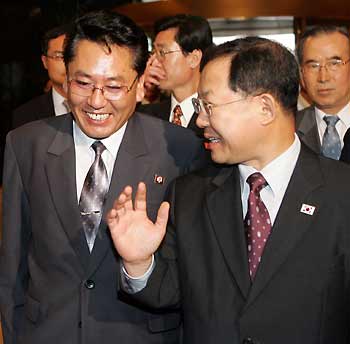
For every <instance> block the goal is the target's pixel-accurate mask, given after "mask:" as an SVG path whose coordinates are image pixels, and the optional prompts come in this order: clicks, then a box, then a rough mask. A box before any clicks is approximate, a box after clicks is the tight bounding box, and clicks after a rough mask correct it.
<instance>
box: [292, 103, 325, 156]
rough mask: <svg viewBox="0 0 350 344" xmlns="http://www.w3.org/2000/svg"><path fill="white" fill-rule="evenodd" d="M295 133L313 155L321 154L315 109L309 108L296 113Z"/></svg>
mask: <svg viewBox="0 0 350 344" xmlns="http://www.w3.org/2000/svg"><path fill="white" fill-rule="evenodd" d="M295 123H296V132H297V134H298V136H299V138H300V140H301V141H302V142H303V143H305V144H306V145H307V146H308V147H309V148H310V149H312V150H313V151H314V152H315V153H317V154H320V153H321V142H320V135H319V134H318V128H317V122H316V114H315V108H314V107H313V106H309V107H307V108H305V109H303V110H300V111H298V112H297V115H296V122H295Z"/></svg>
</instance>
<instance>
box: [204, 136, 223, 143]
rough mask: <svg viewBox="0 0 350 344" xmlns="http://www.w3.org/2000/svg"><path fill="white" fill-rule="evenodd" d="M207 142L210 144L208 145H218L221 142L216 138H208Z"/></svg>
mask: <svg viewBox="0 0 350 344" xmlns="http://www.w3.org/2000/svg"><path fill="white" fill-rule="evenodd" d="M207 141H208V142H210V143H218V142H220V141H221V140H220V139H219V138H217V137H208V138H207Z"/></svg>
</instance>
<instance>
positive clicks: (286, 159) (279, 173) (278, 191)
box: [238, 134, 300, 225]
mask: <svg viewBox="0 0 350 344" xmlns="http://www.w3.org/2000/svg"><path fill="white" fill-rule="evenodd" d="M299 153H300V140H299V138H298V136H297V135H296V134H295V137H294V142H293V144H292V145H291V146H290V147H289V148H288V149H287V150H286V151H285V152H283V153H282V154H281V155H279V156H278V157H277V158H275V159H274V160H272V161H271V162H270V163H269V164H268V165H266V166H265V167H264V168H263V169H262V170H261V171H257V170H256V169H255V168H253V167H251V166H247V165H242V164H241V165H238V169H239V173H240V180H241V198H242V209H243V214H242V216H243V218H245V216H246V214H247V210H248V196H249V192H250V189H249V184H248V183H247V178H248V177H249V176H250V175H251V174H252V173H254V172H260V173H261V174H262V175H263V177H264V178H265V180H266V181H267V183H268V185H267V186H265V187H264V188H263V189H262V190H261V191H260V197H261V200H262V201H263V202H264V204H265V206H266V208H267V210H268V212H269V215H270V220H271V224H272V225H273V224H274V222H275V219H276V216H277V213H278V210H279V208H280V206H281V203H282V200H283V197H284V194H285V192H286V189H287V186H288V184H289V181H290V178H291V176H292V173H293V171H294V168H295V164H296V162H297V160H298V157H299Z"/></svg>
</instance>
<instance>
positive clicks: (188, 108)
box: [171, 93, 198, 123]
mask: <svg viewBox="0 0 350 344" xmlns="http://www.w3.org/2000/svg"><path fill="white" fill-rule="evenodd" d="M197 96H198V93H194V94H192V95H191V96H189V97H187V98H186V99H184V100H183V101H182V102H180V103H179V102H178V101H177V100H176V98H175V97H174V95H173V94H171V113H173V111H174V108H175V106H176V105H180V107H181V110H182V114H183V116H184V117H185V120H186V122H187V123H188V122H189V121H190V120H191V117H192V115H193V113H194V108H193V104H192V98H197Z"/></svg>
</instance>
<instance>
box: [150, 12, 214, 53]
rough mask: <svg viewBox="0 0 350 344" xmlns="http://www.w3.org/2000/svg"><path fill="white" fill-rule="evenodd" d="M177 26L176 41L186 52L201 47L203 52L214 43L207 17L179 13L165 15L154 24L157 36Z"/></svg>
mask: <svg viewBox="0 0 350 344" xmlns="http://www.w3.org/2000/svg"><path fill="white" fill-rule="evenodd" d="M172 28H176V29H177V33H176V35H175V41H176V42H177V43H178V45H179V46H180V47H181V49H182V51H183V53H184V54H188V53H191V52H192V51H193V50H196V49H199V50H201V51H202V52H203V53H204V51H205V50H206V49H207V48H208V47H210V46H211V45H212V44H213V35H212V32H211V28H210V25H209V23H208V21H207V20H206V19H204V18H203V17H200V16H193V15H190V14H177V15H175V16H169V17H164V18H162V19H160V20H158V21H156V23H155V25H154V34H155V36H156V35H157V34H158V33H159V32H161V31H165V30H168V29H172Z"/></svg>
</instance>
